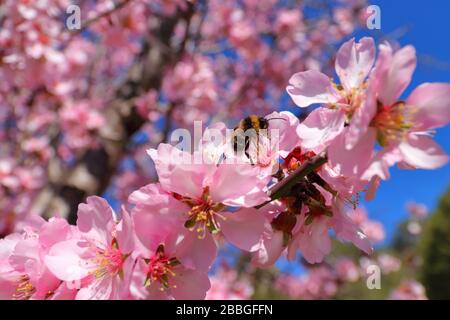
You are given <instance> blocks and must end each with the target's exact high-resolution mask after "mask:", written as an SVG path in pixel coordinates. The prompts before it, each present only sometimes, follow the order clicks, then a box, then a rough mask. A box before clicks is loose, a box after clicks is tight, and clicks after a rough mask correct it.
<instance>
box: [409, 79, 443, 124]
mask: <svg viewBox="0 0 450 320" xmlns="http://www.w3.org/2000/svg"><path fill="white" fill-rule="evenodd" d="M406 103H407V104H408V105H410V106H412V107H413V108H417V109H418V110H417V113H415V114H414V116H415V122H416V123H415V127H418V128H419V129H420V130H428V129H433V128H437V127H442V126H445V125H447V124H448V123H449V122H450V84H448V83H424V84H421V85H420V86H418V87H417V88H416V89H414V91H413V92H412V93H411V95H410V96H409V97H408V99H407V100H406ZM413 110H414V109H413Z"/></svg>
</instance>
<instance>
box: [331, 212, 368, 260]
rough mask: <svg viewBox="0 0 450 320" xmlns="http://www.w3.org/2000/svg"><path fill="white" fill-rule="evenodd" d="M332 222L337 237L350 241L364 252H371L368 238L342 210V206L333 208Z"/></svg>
mask: <svg viewBox="0 0 450 320" xmlns="http://www.w3.org/2000/svg"><path fill="white" fill-rule="evenodd" d="M332 224H333V229H334V231H335V232H336V237H337V238H338V239H340V240H343V241H350V242H352V243H353V244H354V245H355V246H356V247H358V248H359V249H361V250H363V251H364V252H365V253H367V254H372V252H373V248H372V244H371V243H370V240H369V238H368V237H367V236H366V235H365V234H364V233H363V232H362V231H361V230H360V229H359V228H358V226H357V225H356V224H355V223H354V222H353V221H352V220H351V219H350V217H349V216H347V214H346V213H344V212H342V208H336V209H335V210H333V217H332Z"/></svg>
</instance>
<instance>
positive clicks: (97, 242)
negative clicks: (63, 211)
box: [45, 197, 134, 300]
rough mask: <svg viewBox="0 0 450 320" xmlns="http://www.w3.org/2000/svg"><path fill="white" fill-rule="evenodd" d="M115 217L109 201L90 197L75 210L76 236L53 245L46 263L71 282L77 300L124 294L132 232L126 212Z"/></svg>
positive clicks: (113, 296)
mask: <svg viewBox="0 0 450 320" xmlns="http://www.w3.org/2000/svg"><path fill="white" fill-rule="evenodd" d="M121 215H122V216H121V218H118V217H117V216H116V214H115V213H114V211H113V210H112V209H111V207H110V206H109V205H108V203H107V202H106V201H105V200H104V199H102V198H99V197H89V198H88V199H87V204H80V206H79V209H78V220H77V229H78V235H77V236H76V237H73V238H71V239H67V240H65V241H60V242H58V243H56V244H55V245H53V246H52V247H51V248H50V250H49V252H48V254H47V256H46V257H45V263H46V265H47V266H48V268H49V269H50V270H51V272H52V273H53V274H54V275H55V276H56V277H58V278H59V279H60V280H62V281H66V282H68V283H72V285H73V286H75V288H76V289H79V290H78V292H77V294H76V299H82V300H86V299H95V300H98V299H107V300H109V299H119V298H123V297H124V296H126V295H127V285H126V284H123V282H125V283H126V282H127V281H130V279H129V273H128V270H127V269H128V268H131V267H132V265H133V262H132V261H131V258H130V259H129V256H130V254H131V252H132V250H133V249H134V233H133V231H132V230H133V229H132V228H133V227H132V222H131V219H130V217H129V215H128V213H127V212H126V211H123V212H122V214H121Z"/></svg>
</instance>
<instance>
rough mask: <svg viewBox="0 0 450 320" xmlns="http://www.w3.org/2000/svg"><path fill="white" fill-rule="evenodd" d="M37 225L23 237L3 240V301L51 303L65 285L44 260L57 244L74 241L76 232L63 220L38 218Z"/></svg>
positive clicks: (0, 251)
mask: <svg viewBox="0 0 450 320" xmlns="http://www.w3.org/2000/svg"><path fill="white" fill-rule="evenodd" d="M33 221H34V222H33V223H30V224H29V225H27V226H26V227H25V228H24V230H23V232H22V233H13V234H10V235H9V236H7V237H6V238H4V239H1V240H0V296H1V298H2V299H21V300H22V299H50V298H52V296H53V295H54V293H55V292H56V291H58V290H59V289H58V288H59V287H60V286H62V285H64V284H62V282H61V281H60V280H59V279H58V278H57V277H55V276H54V275H53V273H52V272H51V271H50V270H49V268H48V267H47V265H46V264H45V262H44V259H45V255H46V254H47V253H48V252H49V250H50V249H51V247H52V246H53V245H54V244H56V243H59V242H60V241H65V240H66V239H70V238H71V237H72V236H73V235H74V234H75V232H76V230H73V229H72V227H70V226H69V224H68V223H67V221H66V220H64V219H61V218H52V219H50V220H49V221H48V222H46V221H44V220H43V219H42V218H40V219H38V217H36V218H35V219H34V220H33ZM30 222H31V221H30Z"/></svg>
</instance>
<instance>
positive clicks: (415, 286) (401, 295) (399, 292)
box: [390, 280, 427, 300]
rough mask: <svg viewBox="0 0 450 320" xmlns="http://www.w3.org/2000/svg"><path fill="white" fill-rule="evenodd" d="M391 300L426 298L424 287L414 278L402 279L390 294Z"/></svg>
mask: <svg viewBox="0 0 450 320" xmlns="http://www.w3.org/2000/svg"><path fill="white" fill-rule="evenodd" d="M390 299H391V300H427V296H426V294H425V288H424V287H423V285H422V284H421V283H419V282H417V281H415V280H403V281H402V282H401V283H400V285H399V286H398V287H397V288H396V289H394V290H393V291H392V292H391V294H390Z"/></svg>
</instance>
